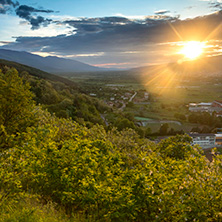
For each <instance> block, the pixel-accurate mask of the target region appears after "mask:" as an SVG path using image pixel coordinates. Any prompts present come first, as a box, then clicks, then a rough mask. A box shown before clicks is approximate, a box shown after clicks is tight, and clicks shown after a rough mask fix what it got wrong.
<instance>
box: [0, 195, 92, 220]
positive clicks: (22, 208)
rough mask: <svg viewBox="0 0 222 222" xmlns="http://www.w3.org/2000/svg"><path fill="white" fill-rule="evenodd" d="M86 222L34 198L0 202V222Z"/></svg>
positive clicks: (81, 216)
mask: <svg viewBox="0 0 222 222" xmlns="http://www.w3.org/2000/svg"><path fill="white" fill-rule="evenodd" d="M86 221H87V222H88V221H95V220H94V219H93V218H92V219H91V220H89V219H86V218H85V217H84V215H81V214H76V215H70V216H68V215H67V214H65V211H64V210H63V209H62V208H61V207H58V206H57V205H56V204H55V203H52V202H48V203H47V204H43V203H42V201H39V199H38V198H36V197H26V198H21V199H20V200H17V201H15V199H13V200H12V199H11V200H10V199H7V200H5V201H2V199H1V200H0V222H86Z"/></svg>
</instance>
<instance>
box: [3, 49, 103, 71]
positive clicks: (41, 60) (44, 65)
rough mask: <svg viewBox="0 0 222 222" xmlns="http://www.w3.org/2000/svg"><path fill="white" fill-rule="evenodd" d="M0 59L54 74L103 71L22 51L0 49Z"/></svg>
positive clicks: (53, 57) (78, 63)
mask: <svg viewBox="0 0 222 222" xmlns="http://www.w3.org/2000/svg"><path fill="white" fill-rule="evenodd" d="M0 59H4V60H8V61H13V62H17V63H20V64H23V65H27V66H31V67H34V68H37V69H41V70H43V71H45V72H49V73H55V74H61V73H70V72H72V73H73V72H97V71H105V69H102V68H98V67H95V66H91V65H88V64H85V63H82V62H79V61H76V60H71V59H63V58H59V57H56V56H48V57H41V56H39V55H35V54H32V53H28V52H24V51H12V50H7V49H0Z"/></svg>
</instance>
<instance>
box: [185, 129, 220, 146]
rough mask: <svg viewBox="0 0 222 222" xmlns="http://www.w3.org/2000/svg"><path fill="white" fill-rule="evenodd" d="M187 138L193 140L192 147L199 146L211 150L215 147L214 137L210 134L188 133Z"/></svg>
mask: <svg viewBox="0 0 222 222" xmlns="http://www.w3.org/2000/svg"><path fill="white" fill-rule="evenodd" d="M189 136H190V137H191V138H192V139H193V143H192V145H196V144H197V145H200V146H201V147H202V148H203V149H207V148H213V147H215V146H216V143H215V141H216V135H215V134H212V133H207V134H199V133H190V134H189Z"/></svg>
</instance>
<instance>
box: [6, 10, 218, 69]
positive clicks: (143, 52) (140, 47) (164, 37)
mask: <svg viewBox="0 0 222 222" xmlns="http://www.w3.org/2000/svg"><path fill="white" fill-rule="evenodd" d="M221 21H222V12H217V13H213V14H211V15H207V16H202V17H197V18H194V19H187V20H180V19H179V18H178V17H170V16H167V15H154V16H146V17H145V18H144V19H129V18H125V17H120V16H119V17H118V16H115V17H102V18H78V19H69V20H65V19H63V21H59V20H58V21H55V22H53V23H51V24H54V25H64V26H66V25H67V26H68V27H70V28H71V30H72V31H73V34H69V35H67V34H65V35H58V36H53V37H23V36H20V37H17V38H16V41H15V42H14V43H9V44H7V45H5V46H3V48H5V49H12V50H25V51H29V52H41V53H45V55H47V53H53V54H54V55H58V56H60V57H67V56H69V57H70V58H72V57H73V56H72V55H83V54H85V55H91V56H79V57H78V60H80V61H82V62H87V63H90V64H106V63H130V64H131V66H136V65H137V64H146V63H152V62H153V61H154V60H155V62H160V61H162V60H163V59H166V57H167V54H169V52H168V51H169V46H167V45H161V44H159V43H164V42H177V41H189V40H198V41H205V40H208V39H222V36H221V33H222V30H221V29H222V27H221V26H220V24H221ZM101 52H103V53H104V54H99V56H97V55H98V53H101ZM73 58H75V56H74V57H73ZM167 59H169V57H168V58H167ZM130 64H129V65H128V66H130Z"/></svg>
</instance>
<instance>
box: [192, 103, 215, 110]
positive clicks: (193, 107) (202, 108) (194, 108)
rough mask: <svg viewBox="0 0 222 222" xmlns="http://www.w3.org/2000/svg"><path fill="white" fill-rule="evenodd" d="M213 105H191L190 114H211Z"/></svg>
mask: <svg viewBox="0 0 222 222" xmlns="http://www.w3.org/2000/svg"><path fill="white" fill-rule="evenodd" d="M211 106H212V103H190V104H189V111H190V112H209V111H210V110H211Z"/></svg>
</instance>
